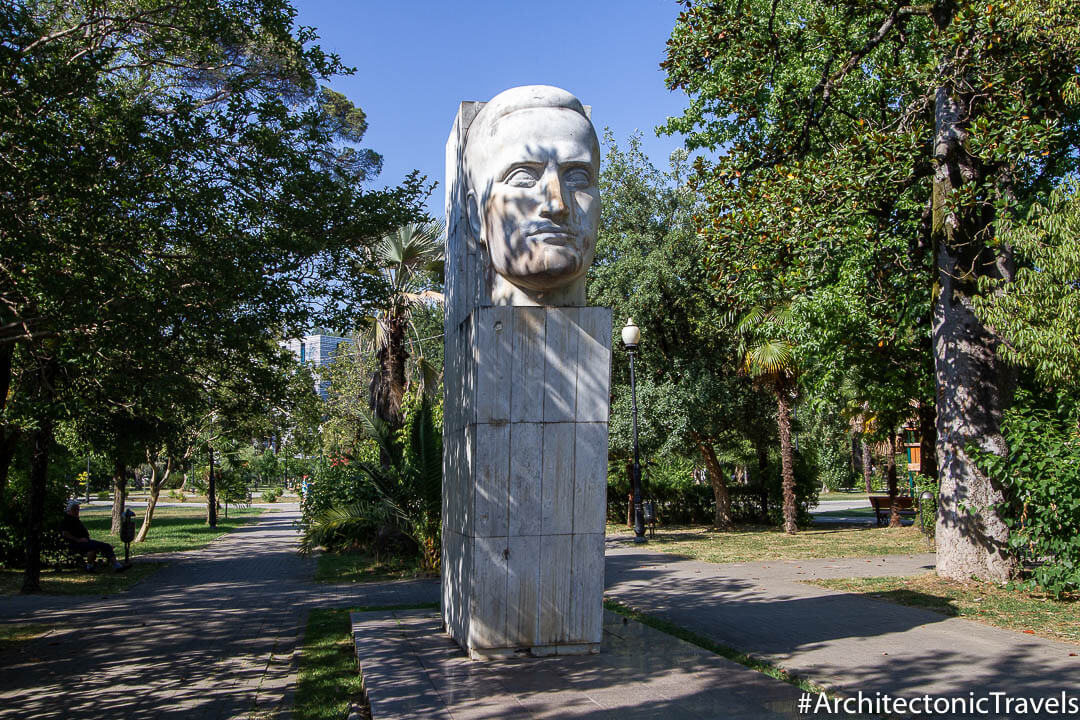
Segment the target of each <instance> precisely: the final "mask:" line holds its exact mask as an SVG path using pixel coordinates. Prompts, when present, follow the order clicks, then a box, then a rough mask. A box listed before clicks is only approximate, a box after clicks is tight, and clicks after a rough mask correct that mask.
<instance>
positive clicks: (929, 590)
mask: <svg viewBox="0 0 1080 720" xmlns="http://www.w3.org/2000/svg"><path fill="white" fill-rule="evenodd" d="M807 582H809V583H810V584H812V585H819V586H821V587H825V588H830V589H832V590H844V591H846V592H851V593H859V594H864V595H869V596H870V597H873V598H880V599H882V600H888V601H889V602H894V603H897V604H899V605H910V606H912V607H921V608H926V609H927V610H933V611H935V612H939V613H942V614H943V615H949V616H951V617H962V618H967V619H968V620H975V621H977V622H981V623H986V624H987V625H993V626H995V627H999V628H1004V629H1005V630H1015V631H1016V632H1021V633H1027V634H1029V635H1038V636H1040V637H1044V638H1048V639H1050V640H1058V641H1060V642H1067V643H1072V644H1074V645H1080V597H1078V596H1073V597H1066V598H1064V599H1062V600H1055V599H1054V598H1052V597H1050V596H1048V595H1044V594H1040V593H1029V592H1024V591H1021V590H1011V589H1008V588H1004V587H1000V586H998V585H994V584H992V583H982V582H975V581H971V582H956V581H954V580H946V579H945V578H941V577H938V576H937V575H936V574H935V573H927V574H925V575H916V576H914V577H879V578H847V579H830V580H810V581H807Z"/></svg>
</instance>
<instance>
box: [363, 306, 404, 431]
mask: <svg viewBox="0 0 1080 720" xmlns="http://www.w3.org/2000/svg"><path fill="white" fill-rule="evenodd" d="M407 329H408V319H407V318H405V317H400V316H397V315H390V316H388V317H387V320H386V333H387V339H386V345H384V346H383V347H381V348H379V349H378V351H376V353H375V359H376V362H377V365H378V367H377V368H376V370H375V374H374V375H373V376H372V378H371V387H370V394H371V410H372V412H374V413H375V416H376V417H378V418H380V419H381V420H383V421H384V422H386V423H388V424H389V425H390V427H391V428H394V429H397V428H399V427H401V425H402V423H404V421H405V419H404V416H403V415H402V413H401V400H402V398H403V397H404V396H405V362H406V360H407V359H408V357H409V353H408V352H407V351H406V350H405V333H406V330H407Z"/></svg>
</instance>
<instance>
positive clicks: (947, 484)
mask: <svg viewBox="0 0 1080 720" xmlns="http://www.w3.org/2000/svg"><path fill="white" fill-rule="evenodd" d="M940 24H941V23H940V22H939V25H940ZM935 120H936V125H937V127H936V138H935V146H934V154H935V159H936V161H937V168H936V171H935V174H934V197H933V226H932V227H933V230H932V232H933V238H934V244H935V246H936V252H935V256H936V257H935V259H936V265H937V282H938V288H939V292H938V294H937V299H936V301H935V303H934V328H933V342H934V376H935V381H936V385H937V402H936V405H937V461H938V474H939V482H940V500H939V503H938V518H937V529H936V532H935V538H936V542H937V571H938V574H940V575H942V576H944V577H948V578H954V579H968V578H970V577H972V576H974V577H977V578H980V579H983V580H991V581H994V582H1006V581H1008V580H1010V579H1012V578H1013V577H1015V575H1016V573H1017V569H1018V564H1017V560H1016V558H1015V556H1013V555H1012V554H1010V553H1009V551H1008V537H1009V530H1008V526H1006V524H1005V522H1004V521H1003V520H1002V519H1001V516H1000V515H999V514H998V512H997V511H996V510H995V508H994V506H995V505H996V504H998V503H1002V502H1004V501H1005V499H1006V496H1005V493H1004V491H1003V489H1002V487H1001V486H1000V485H999V484H998V483H997V482H996V481H995V480H994V479H993V478H989V477H987V476H985V475H984V474H983V473H981V472H980V471H979V469H978V468H977V467H976V466H975V463H974V462H973V461H972V460H971V458H970V457H969V456H968V454H967V452H966V448H967V447H968V446H969V445H975V446H977V447H980V448H982V449H983V450H986V451H989V452H993V453H996V454H1004V453H1005V452H1006V446H1005V442H1004V438H1003V437H1002V434H1001V420H1002V414H1003V413H1004V410H1005V407H1006V406H1007V405H1008V403H1009V402H1010V401H1011V398H1012V390H1013V388H1012V373H1011V372H1010V370H1009V368H1008V367H1007V366H1006V365H1005V363H1004V362H1003V361H1002V360H1001V358H1000V357H999V356H998V354H997V345H998V338H996V337H995V336H994V335H993V334H992V333H991V332H990V330H989V329H988V328H986V327H985V326H984V325H983V324H982V323H981V322H979V319H978V318H977V317H976V316H975V313H974V312H973V309H972V296H973V295H974V294H975V293H976V292H977V283H978V280H979V276H985V275H990V276H995V277H998V278H1002V279H1005V280H1009V279H1011V278H1012V274H1013V266H1012V262H1011V258H1010V257H1009V256H1008V255H1007V253H1002V254H1001V255H998V254H997V253H994V252H992V251H991V250H990V249H989V248H987V247H986V245H985V241H984V238H985V237H987V236H988V235H990V234H991V231H992V228H991V227H990V224H991V223H992V222H993V216H992V214H991V210H989V209H983V208H979V209H977V210H967V211H964V212H963V213H961V214H960V215H958V214H956V213H950V212H948V211H947V210H946V206H947V203H948V202H949V199H950V198H951V197H955V193H954V190H956V189H959V188H960V187H961V186H962V185H964V184H974V183H978V182H980V181H981V177H980V176H979V173H978V167H977V166H976V164H975V163H974V162H973V161H972V159H971V158H970V156H969V155H968V154H967V152H966V151H965V149H964V141H965V140H966V136H967V132H966V129H965V128H964V123H963V109H962V107H961V105H960V104H959V103H958V102H957V101H956V98H954V97H953V96H951V95H950V94H949V91H948V89H946V88H939V89H938V91H937V98H936V106H935Z"/></svg>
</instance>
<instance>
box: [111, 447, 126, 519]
mask: <svg viewBox="0 0 1080 720" xmlns="http://www.w3.org/2000/svg"><path fill="white" fill-rule="evenodd" d="M126 501H127V467H126V466H125V465H124V463H123V462H122V461H120V460H114V461H113V506H112V526H111V527H110V528H109V534H110V535H119V534H120V528H121V527H122V526H123V524H124V503H125V502H126Z"/></svg>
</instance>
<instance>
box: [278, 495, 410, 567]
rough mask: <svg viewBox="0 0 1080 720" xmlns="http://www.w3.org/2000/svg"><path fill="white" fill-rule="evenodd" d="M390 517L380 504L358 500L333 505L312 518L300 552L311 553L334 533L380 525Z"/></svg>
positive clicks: (301, 540) (301, 541)
mask: <svg viewBox="0 0 1080 720" xmlns="http://www.w3.org/2000/svg"><path fill="white" fill-rule="evenodd" d="M388 519H389V517H388V515H387V512H386V509H385V508H384V507H383V506H382V505H380V504H373V503H366V502H357V503H352V504H350V505H341V506H335V507H332V508H330V509H328V510H324V511H323V512H321V513H319V514H318V515H316V516H315V517H314V518H312V521H311V522H310V523H309V524H308V526H307V528H305V530H304V534H303V536H301V538H300V547H299V550H298V552H299V553H300V554H301V555H310V554H311V553H312V552H314V551H315V548H317V547H319V546H320V545H324V544H325V543H326V541H327V539H328V538H330V537H331V536H332V535H335V534H338V533H343V532H346V533H347V532H349V531H350V530H351V529H353V528H356V529H364V528H370V527H372V526H378V525H380V524H384V523H386V522H387V520H388Z"/></svg>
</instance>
